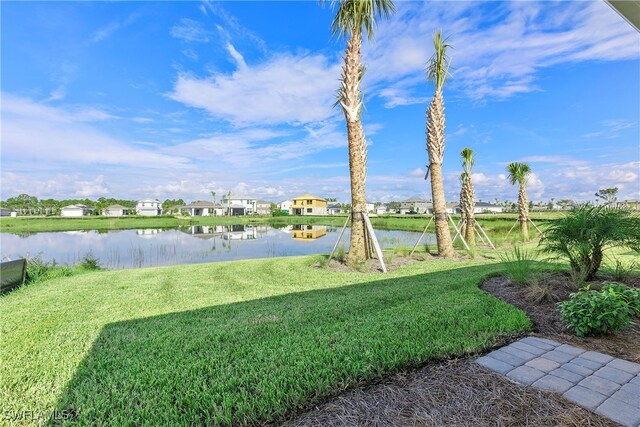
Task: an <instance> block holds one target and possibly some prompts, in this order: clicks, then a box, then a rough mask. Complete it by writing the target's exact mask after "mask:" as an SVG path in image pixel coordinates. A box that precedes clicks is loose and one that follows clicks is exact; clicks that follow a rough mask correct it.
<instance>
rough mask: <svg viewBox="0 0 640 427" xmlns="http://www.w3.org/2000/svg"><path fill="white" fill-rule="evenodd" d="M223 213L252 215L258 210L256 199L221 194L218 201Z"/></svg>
mask: <svg viewBox="0 0 640 427" xmlns="http://www.w3.org/2000/svg"><path fill="white" fill-rule="evenodd" d="M220 204H221V205H222V209H223V210H224V212H225V215H253V214H254V213H256V212H257V211H258V206H257V205H258V200H256V199H253V198H251V197H229V196H226V195H225V196H222V200H221V201H220Z"/></svg>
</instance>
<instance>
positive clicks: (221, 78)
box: [170, 45, 340, 125]
mask: <svg viewBox="0 0 640 427" xmlns="http://www.w3.org/2000/svg"><path fill="white" fill-rule="evenodd" d="M229 46H230V47H233V46H231V45H229ZM229 51H230V53H231V54H232V55H234V57H235V59H236V62H237V63H238V64H239V66H238V69H237V70H236V71H235V72H233V73H231V74H223V73H214V74H213V75H211V76H209V77H207V78H198V77H196V76H193V75H190V74H186V73H183V74H180V75H179V76H178V79H177V81H176V83H175V87H174V90H173V92H172V93H171V94H170V97H171V98H172V99H174V100H176V101H179V102H182V103H184V104H186V105H189V106H191V107H196V108H201V109H204V110H206V111H207V112H209V113H210V114H211V115H212V116H214V117H217V118H222V119H224V120H228V121H229V122H232V123H234V124H237V125H250V124H255V123H260V124H262V125H265V124H282V123H291V124H295V123H310V122H316V121H321V120H325V119H327V118H328V117H330V116H331V115H332V114H335V113H336V110H335V109H333V101H334V96H335V89H336V88H337V86H338V77H339V70H340V68H339V65H338V64H332V63H330V62H329V60H328V59H327V58H326V57H324V56H323V55H311V54H297V55H291V54H280V55H276V56H273V57H271V58H269V59H268V60H266V61H265V62H263V63H260V64H257V65H252V66H247V65H246V64H244V60H243V59H241V58H242V55H240V53H238V52H237V51H236V50H235V49H233V51H232V50H231V49H230V50H229Z"/></svg>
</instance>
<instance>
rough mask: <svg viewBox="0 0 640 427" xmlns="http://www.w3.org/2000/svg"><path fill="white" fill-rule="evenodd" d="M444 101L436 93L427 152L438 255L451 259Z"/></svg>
mask: <svg viewBox="0 0 640 427" xmlns="http://www.w3.org/2000/svg"><path fill="white" fill-rule="evenodd" d="M444 127H445V122H444V100H443V99H442V94H441V93H440V92H436V94H435V95H434V96H433V100H432V101H431V104H429V109H428V110H427V152H428V153H429V168H430V172H431V196H432V200H433V215H434V218H435V223H436V240H437V242H438V255H440V256H442V257H445V258H449V257H452V256H453V255H454V251H453V244H452V242H451V232H450V231H449V224H448V223H447V202H446V200H445V197H444V184H443V182H442V157H443V155H444Z"/></svg>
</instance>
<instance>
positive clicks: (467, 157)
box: [460, 147, 476, 175]
mask: <svg viewBox="0 0 640 427" xmlns="http://www.w3.org/2000/svg"><path fill="white" fill-rule="evenodd" d="M460 157H462V168H463V169H464V173H463V175H465V174H466V175H471V169H472V168H473V165H474V164H475V163H476V159H475V155H474V152H473V150H472V149H471V148H468V147H467V148H463V149H462V151H461V152H460Z"/></svg>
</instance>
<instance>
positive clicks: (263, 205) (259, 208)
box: [256, 200, 271, 215]
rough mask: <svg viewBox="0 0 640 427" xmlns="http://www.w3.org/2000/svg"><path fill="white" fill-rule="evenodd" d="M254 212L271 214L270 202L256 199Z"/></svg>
mask: <svg viewBox="0 0 640 427" xmlns="http://www.w3.org/2000/svg"><path fill="white" fill-rule="evenodd" d="M256 213H257V214H258V215H270V214H271V202H267V201H265V200H258V201H256Z"/></svg>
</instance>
